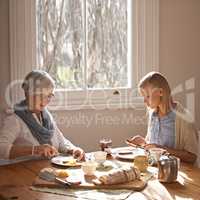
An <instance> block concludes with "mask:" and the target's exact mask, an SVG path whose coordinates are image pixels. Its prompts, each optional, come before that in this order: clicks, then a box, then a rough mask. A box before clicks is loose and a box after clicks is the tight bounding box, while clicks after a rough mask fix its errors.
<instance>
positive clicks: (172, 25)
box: [160, 0, 200, 129]
mask: <svg viewBox="0 0 200 200" xmlns="http://www.w3.org/2000/svg"><path fill="white" fill-rule="evenodd" d="M160 71H161V72H162V73H164V74H165V75H166V76H167V78H168V80H169V82H170V84H171V87H172V89H174V88H176V87H177V86H183V91H182V92H179V93H178V94H177V95H176V96H175V98H176V99H178V100H180V101H181V103H183V104H184V105H185V106H186V107H188V108H190V107H192V106H193V109H194V112H195V123H196V126H197V127H198V129H200V105H199V98H200V93H199V91H200V1H199V0H160ZM187 80H190V82H187ZM193 80H194V87H193V86H192V81H193ZM187 84H188V86H187ZM189 86H191V89H188V87H189ZM193 97H194V100H193Z"/></svg>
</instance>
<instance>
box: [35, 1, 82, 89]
mask: <svg viewBox="0 0 200 200" xmlns="http://www.w3.org/2000/svg"><path fill="white" fill-rule="evenodd" d="M36 13H37V60H38V65H39V66H40V68H41V69H44V70H46V71H47V72H49V73H50V74H51V76H52V77H53V78H54V79H55V80H56V85H57V88H67V89H78V88H81V87H82V86H83V68H82V67H83V53H82V51H83V38H84V34H83V21H82V20H83V19H82V0H67V1H66V0H36Z"/></svg>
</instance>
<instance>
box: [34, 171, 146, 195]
mask: <svg viewBox="0 0 200 200" xmlns="http://www.w3.org/2000/svg"><path fill="white" fill-rule="evenodd" d="M73 173H74V174H76V176H77V175H78V177H80V180H81V184H79V185H71V186H70V188H77V189H78V188H79V189H131V190H135V191H141V190H143V189H144V188H145V186H146V185H147V181H143V180H135V181H132V182H129V183H123V184H116V185H95V184H94V183H93V182H92V180H93V179H95V178H96V176H84V174H83V173H82V170H80V169H76V171H74V172H73ZM33 186H35V187H48V188H63V187H66V188H69V186H65V185H62V184H59V183H56V182H49V181H45V180H43V179H41V178H39V177H36V179H35V180H34V182H33Z"/></svg>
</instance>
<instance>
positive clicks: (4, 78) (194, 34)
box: [0, 0, 200, 150]
mask: <svg viewBox="0 0 200 200" xmlns="http://www.w3.org/2000/svg"><path fill="white" fill-rule="evenodd" d="M199 11H200V0H160V39H159V40H160V52H159V53H160V71H161V72H163V73H164V74H165V75H166V76H167V78H168V79H169V81H170V84H171V87H172V89H174V88H175V87H176V86H177V85H180V84H182V85H184V84H185V81H186V80H188V79H191V78H194V80H195V89H191V90H187V91H184V92H181V93H179V94H178V95H176V98H177V99H179V100H180V101H182V102H183V103H184V104H185V102H186V98H185V96H186V95H188V94H189V93H191V94H192V95H194V96H195V113H196V121H195V123H196V125H197V126H198V128H200V125H199V124H200V110H199V109H200V106H199V104H198V100H199V89H200V84H199V78H200V68H199V66H200V59H199V57H200V54H199V52H200V49H199V48H200V39H199V38H200V12H199ZM8 12H9V10H8V0H0V25H1V29H0V83H1V84H0V95H1V96H0V100H1V104H0V110H1V111H2V110H4V109H5V108H6V104H5V101H4V90H5V88H6V86H7V84H8V83H9V81H10V77H9V37H8V35H9V27H8V19H9V16H8ZM189 99H190V98H189ZM53 114H54V115H55V118H56V120H57V122H58V126H59V127H60V129H61V130H62V131H63V132H64V134H65V135H66V136H67V137H68V138H69V139H71V140H72V141H73V142H74V143H76V144H80V145H81V146H82V147H83V148H85V149H86V150H93V149H95V148H97V146H98V144H97V143H98V140H99V139H100V138H101V137H104V136H106V137H107V136H108V137H111V138H112V140H113V145H114V146H118V145H122V144H124V142H123V141H124V139H126V138H127V137H130V136H132V135H134V134H145V130H146V126H145V111H144V110H134V109H123V110H102V111H95V110H81V111H68V112H66V111H57V112H54V113H53ZM72 117H73V118H74V120H73V122H74V123H69V121H70V120H71V118H72ZM84 117H85V120H86V118H87V119H92V123H91V125H90V126H88V127H87V123H84V120H83V119H84ZM125 118H128V119H129V121H127V122H126V123H125V122H124V121H123V119H125ZM77 119H79V123H78V124H76V122H77ZM103 119H104V120H107V121H104V122H103V121H102V120H103ZM111 120H114V121H112V122H111ZM118 120H119V122H118ZM141 120H142V121H141ZM122 122H123V123H122Z"/></svg>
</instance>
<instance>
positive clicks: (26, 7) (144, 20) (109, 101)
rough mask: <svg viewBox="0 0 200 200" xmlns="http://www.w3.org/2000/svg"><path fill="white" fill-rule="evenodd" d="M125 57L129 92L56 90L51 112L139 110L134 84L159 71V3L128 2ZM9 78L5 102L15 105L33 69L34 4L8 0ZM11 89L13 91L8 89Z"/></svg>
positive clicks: (134, 0) (118, 90)
mask: <svg viewBox="0 0 200 200" xmlns="http://www.w3.org/2000/svg"><path fill="white" fill-rule="evenodd" d="M128 2H129V6H128V8H129V9H130V10H129V12H128V23H129V24H128V27H129V29H128V49H129V53H128V55H127V59H128V60H127V61H128V66H134V67H129V69H130V71H129V73H128V74H129V75H130V76H131V77H132V78H131V80H132V81H131V83H130V85H131V87H130V88H114V89H89V90H76V91H72V90H67V91H66V90H60V89H57V90H56V91H55V93H56V95H55V96H56V97H55V98H54V99H53V100H52V102H51V103H50V106H49V107H50V109H52V110H60V109H61V110H63V109H65V110H68V109H69V110H71V109H75V110H78V109H105V108H108V109H110V108H111V109H112V108H127V107H134V108H135V107H140V106H143V101H142V98H140V97H139V96H138V95H137V93H136V92H135V91H136V89H137V83H138V81H139V80H140V78H141V77H142V76H144V75H145V74H146V73H147V72H149V71H158V70H159V68H158V66H159V0H151V1H149V0H128ZM9 16H10V69H11V70H10V77H11V85H9V87H10V88H8V90H7V91H8V92H7V94H6V95H7V99H9V100H10V103H11V102H12V103H11V104H13V103H16V102H17V101H19V100H20V99H22V97H23V91H22V90H21V89H20V84H18V83H21V82H22V80H23V78H24V76H25V75H26V74H27V73H28V72H29V71H31V70H33V69H35V66H36V59H37V58H36V13H35V0H29V1H27V0H9ZM13 85H15V87H11V86H13Z"/></svg>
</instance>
